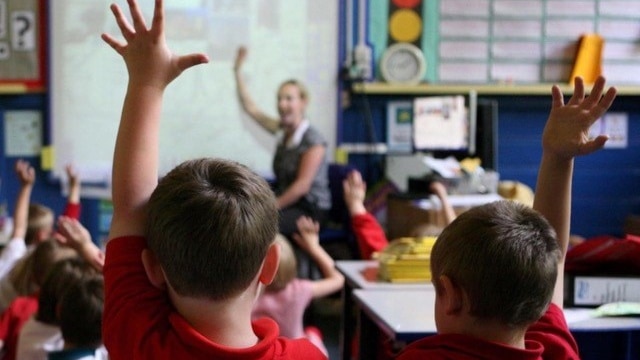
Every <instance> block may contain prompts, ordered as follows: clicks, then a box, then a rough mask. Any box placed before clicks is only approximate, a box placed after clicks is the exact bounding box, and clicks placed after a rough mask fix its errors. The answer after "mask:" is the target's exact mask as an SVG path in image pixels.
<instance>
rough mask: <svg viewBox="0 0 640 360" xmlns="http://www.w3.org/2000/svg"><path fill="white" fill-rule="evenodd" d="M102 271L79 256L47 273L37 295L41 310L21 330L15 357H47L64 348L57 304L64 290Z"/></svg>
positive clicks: (59, 263)
mask: <svg viewBox="0 0 640 360" xmlns="http://www.w3.org/2000/svg"><path fill="white" fill-rule="evenodd" d="M97 274H99V273H98V272H97V271H96V270H95V268H93V267H92V266H91V265H90V264H89V263H88V262H87V261H85V260H84V259H82V258H81V257H79V256H74V257H72V258H68V259H63V260H60V261H58V262H57V263H56V264H55V265H54V267H53V269H52V270H51V272H50V273H49V275H48V276H47V277H46V279H45V281H44V283H43V284H42V287H41V289H40V294H39V295H38V311H37V312H36V315H35V316H34V317H32V318H30V319H29V320H28V321H27V322H26V323H25V324H24V326H23V327H22V329H21V330H20V335H19V336H18V346H17V349H16V359H34V360H35V359H43V360H44V359H46V358H47V353H48V352H50V351H55V350H62V348H63V346H64V341H63V339H62V334H61V332H60V325H59V323H58V310H59V309H58V305H59V303H60V300H61V299H62V296H63V295H64V293H65V292H66V291H67V290H68V289H69V288H70V287H71V286H72V285H73V284H75V283H77V282H78V281H80V279H82V278H85V277H88V276H96V275H97Z"/></svg>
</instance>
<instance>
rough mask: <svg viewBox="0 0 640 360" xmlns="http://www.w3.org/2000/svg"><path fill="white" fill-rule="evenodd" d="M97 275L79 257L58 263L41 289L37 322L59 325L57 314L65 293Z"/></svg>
mask: <svg viewBox="0 0 640 360" xmlns="http://www.w3.org/2000/svg"><path fill="white" fill-rule="evenodd" d="M95 274H97V271H96V270H95V269H94V268H93V267H92V266H91V265H89V263H87V262H86V261H84V260H83V259H82V258H80V257H79V256H75V257H72V258H68V259H64V260H60V261H58V262H57V263H56V264H55V265H54V267H53V269H52V270H51V271H50V272H49V274H48V275H47V277H46V279H45V280H44V283H43V284H42V287H41V288H40V294H39V296H38V312H37V314H36V320H38V321H41V322H43V323H45V324H50V325H58V316H57V313H56V312H57V310H58V304H59V302H60V300H61V299H62V296H63V295H64V293H65V292H66V291H67V290H68V289H69V288H70V287H71V286H72V285H73V284H75V283H76V282H78V281H79V280H80V279H82V278H84V277H86V276H94V275H95Z"/></svg>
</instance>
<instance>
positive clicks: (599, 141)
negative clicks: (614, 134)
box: [580, 135, 609, 155]
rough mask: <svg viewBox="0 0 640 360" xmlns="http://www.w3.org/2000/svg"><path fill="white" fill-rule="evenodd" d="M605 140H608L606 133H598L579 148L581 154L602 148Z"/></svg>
mask: <svg viewBox="0 0 640 360" xmlns="http://www.w3.org/2000/svg"><path fill="white" fill-rule="evenodd" d="M607 140H609V137H608V136H607V135H599V136H598V137H596V138H595V139H593V140H591V141H588V142H586V143H585V144H583V145H582V147H581V149H580V150H581V155H586V154H591V153H592V152H595V151H597V150H600V149H602V148H603V147H604V144H605V143H606V142H607Z"/></svg>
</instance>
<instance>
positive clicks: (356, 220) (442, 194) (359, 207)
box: [342, 170, 456, 260]
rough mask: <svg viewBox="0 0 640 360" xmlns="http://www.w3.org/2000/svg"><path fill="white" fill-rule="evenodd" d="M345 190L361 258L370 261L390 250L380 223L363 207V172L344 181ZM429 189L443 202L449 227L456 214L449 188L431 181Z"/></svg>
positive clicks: (417, 232) (427, 232)
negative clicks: (451, 202) (449, 195)
mask: <svg viewBox="0 0 640 360" xmlns="http://www.w3.org/2000/svg"><path fill="white" fill-rule="evenodd" d="M342 187H343V189H344V201H345V203H346V205H347V208H348V209H349V214H350V215H351V227H352V229H353V232H354V234H355V236H356V240H357V242H358V248H359V249H360V256H361V257H362V259H365V260H368V259H371V257H372V255H373V254H374V253H376V252H379V251H381V250H383V249H384V248H385V247H387V245H388V244H389V240H387V236H386V235H385V233H384V230H383V229H382V227H381V226H380V223H378V221H377V220H376V218H375V217H374V216H373V215H372V214H371V213H369V212H368V211H367V209H366V208H365V206H364V199H365V196H366V193H367V184H366V183H365V182H364V181H363V180H362V176H361V175H360V172H358V171H357V170H354V171H352V172H351V173H349V175H348V176H347V178H346V179H345V180H344V181H343V183H342ZM429 190H430V191H431V192H432V193H433V194H435V195H436V196H437V197H438V199H439V200H440V203H441V208H440V211H442V215H443V216H444V219H445V222H446V223H447V224H450V223H451V222H452V221H453V220H454V219H455V218H456V213H455V211H454V210H453V207H452V206H451V204H450V203H449V197H448V195H447V189H446V187H445V186H444V185H443V184H442V183H441V182H438V181H432V182H431V184H430V185H429ZM440 231H442V229H440V228H438V227H434V226H431V225H429V226H424V227H419V228H416V229H412V235H414V236H436V235H438V234H439V233H440Z"/></svg>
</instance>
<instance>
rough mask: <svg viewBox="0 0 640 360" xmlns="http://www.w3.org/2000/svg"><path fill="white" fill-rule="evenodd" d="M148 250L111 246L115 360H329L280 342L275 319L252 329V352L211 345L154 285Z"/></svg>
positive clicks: (118, 242)
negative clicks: (254, 340)
mask: <svg viewBox="0 0 640 360" xmlns="http://www.w3.org/2000/svg"><path fill="white" fill-rule="evenodd" d="M145 247H146V241H145V238H143V237H134V236H132V237H121V238H116V239H112V240H111V241H109V243H108V244H107V251H106V260H105V266H104V279H105V305H104V316H103V330H102V333H103V338H104V344H105V346H106V348H107V351H108V352H109V358H110V359H112V360H119V359H127V360H128V359H237V360H240V359H310V360H314V359H326V357H325V356H324V355H323V354H322V353H321V352H320V351H319V350H318V349H317V348H316V347H315V346H314V345H313V344H312V343H310V342H309V341H308V340H305V339H299V340H290V339H285V338H281V337H279V336H278V333H279V331H278V325H277V324H276V323H275V322H274V321H273V320H271V319H260V320H257V321H254V322H253V323H252V324H253V330H254V332H255V334H256V335H257V336H258V338H259V341H258V343H257V344H256V345H254V346H252V347H249V348H243V349H237V348H229V347H226V346H222V345H219V344H216V343H213V342H211V341H210V340H208V339H207V338H205V337H204V336H202V335H201V334H200V333H198V332H197V331H196V330H195V329H193V328H192V327H191V325H189V324H188V323H187V321H186V320H185V319H184V318H183V317H182V316H181V315H180V314H178V313H177V312H176V311H175V309H174V308H173V306H172V304H171V302H170V300H169V297H168V296H167V293H166V292H164V291H161V290H159V289H157V288H155V287H154V286H152V285H151V283H150V282H149V280H148V278H147V275H146V273H145V271H144V268H143V266H142V261H141V259H140V255H141V253H142V250H143V249H144V248H145Z"/></svg>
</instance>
